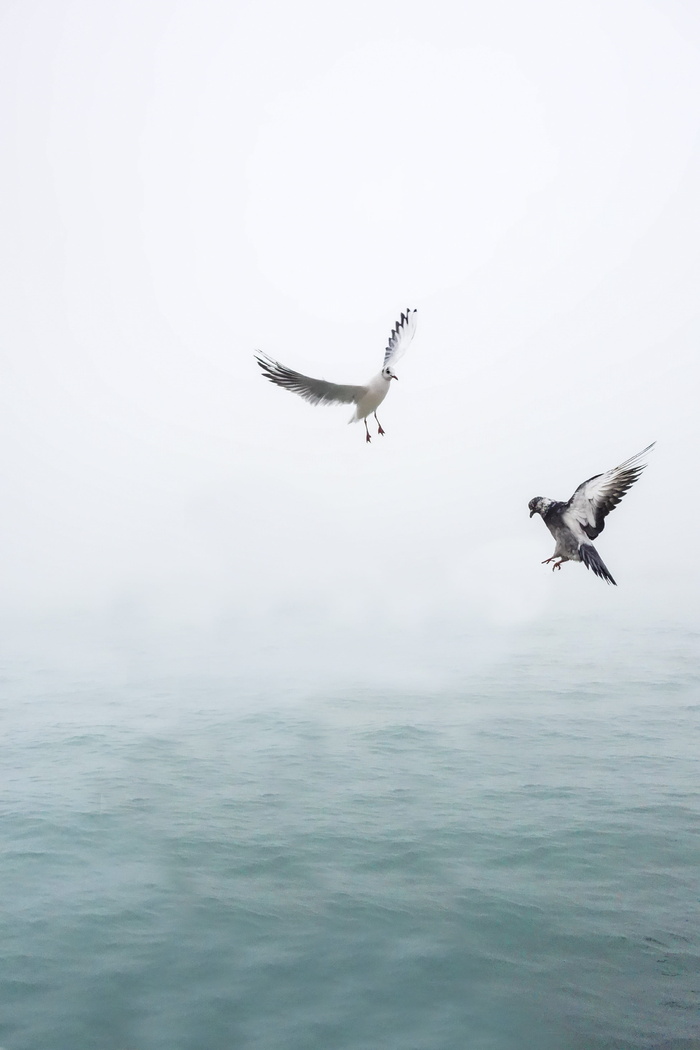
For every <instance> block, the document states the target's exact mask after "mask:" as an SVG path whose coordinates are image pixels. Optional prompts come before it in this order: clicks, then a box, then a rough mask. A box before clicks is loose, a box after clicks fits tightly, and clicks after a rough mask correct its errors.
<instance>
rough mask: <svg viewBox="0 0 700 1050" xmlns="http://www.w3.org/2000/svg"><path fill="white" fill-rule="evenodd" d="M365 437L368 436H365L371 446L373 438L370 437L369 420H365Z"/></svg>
mask: <svg viewBox="0 0 700 1050" xmlns="http://www.w3.org/2000/svg"><path fill="white" fill-rule="evenodd" d="M365 435H366V436H365V441H366V442H367V444H368V445H369V444H370V442H371V441H372V438H371V437H370V433H369V427H368V426H367V419H365Z"/></svg>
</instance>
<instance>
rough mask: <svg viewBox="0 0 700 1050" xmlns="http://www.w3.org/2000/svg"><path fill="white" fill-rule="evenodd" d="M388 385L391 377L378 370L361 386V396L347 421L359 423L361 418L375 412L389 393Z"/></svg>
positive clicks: (365, 417)
mask: <svg viewBox="0 0 700 1050" xmlns="http://www.w3.org/2000/svg"><path fill="white" fill-rule="evenodd" d="M390 386H391V379H390V378H389V377H388V376H385V375H384V373H383V372H379V373H378V375H376V376H374V377H373V378H372V379H370V381H369V383H365V385H364V387H362V390H363V394H362V397H361V398H360V400H359V401H358V402H357V404H356V405H355V411H354V412H353V414H352V415H351V416H350V419H349V420H348V423H359V422H360V420H361V419H367V416H371V415H372V413H373V412H376V411H377V409H378V408H379V406H380V405H381V403H382V401H383V400H384V398H385V397H386V395H387V394H388V393H389V387H390Z"/></svg>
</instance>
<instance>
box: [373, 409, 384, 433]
mask: <svg viewBox="0 0 700 1050" xmlns="http://www.w3.org/2000/svg"><path fill="white" fill-rule="evenodd" d="M374 418H375V419H377V413H376V412H375V413H374ZM377 426H378V427H379V430H378V431H377V433H378V434H383V433H384V431H383V430H382V424H381V423H380V422H379V420H378V419H377Z"/></svg>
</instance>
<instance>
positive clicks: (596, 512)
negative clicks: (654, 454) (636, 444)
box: [562, 442, 656, 540]
mask: <svg viewBox="0 0 700 1050" xmlns="http://www.w3.org/2000/svg"><path fill="white" fill-rule="evenodd" d="M655 444H656V442H652V443H651V445H647V447H646V448H645V449H642V451H641V452H638V453H637V455H636V456H631V457H630V459H626V460H625V462H624V463H620V465H619V467H613V469H612V470H607V471H606V472H605V473H604V474H596V475H595V477H592V478H589V479H588V481H584V482H583V483H582V484H581V485H579V487H578V488H577V489H576V491H575V492H574V494H573V496H572V497H571V499H570V500H569V502H568V503H567V504H566V506H565V508H564V510H563V511H562V520H563V521H564V522H566V524H567V525H569V527H570V528H572V529H573V530H574V531H576V526H578V528H579V529H583V531H584V532H585V534H586V536H587V537H588V539H589V540H594V539H595V538H596V536H599V535H600V533H601V532H602V531H603V529H604V528H605V519H606V517H607V516H608V514H609V513H610V511H611V510H614V509H615V507H616V506H617V505H618V503H619V502H620V500H621V499H622V497H623V496H624V495H625V493H626V492H627V491H628V490H629V489H630V488H631V486H632V485H634V483H635V481H636V480H637V478H638V477H639V476H640V474H641V473H642V471H643V470H644V468H645V467H646V463H642V458H643V457H644V456H645V455H646V454H647V452H651V450H652V449H653V447H654V445H655Z"/></svg>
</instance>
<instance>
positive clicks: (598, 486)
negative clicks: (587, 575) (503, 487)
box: [528, 441, 656, 586]
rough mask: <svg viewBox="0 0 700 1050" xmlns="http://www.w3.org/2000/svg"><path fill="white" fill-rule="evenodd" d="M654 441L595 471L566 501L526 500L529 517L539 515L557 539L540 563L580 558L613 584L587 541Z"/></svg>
mask: <svg viewBox="0 0 700 1050" xmlns="http://www.w3.org/2000/svg"><path fill="white" fill-rule="evenodd" d="M655 444H656V442H655V441H653V442H652V443H651V445H647V447H646V448H645V449H642V451H641V452H638V453H637V455H636V456H632V457H631V458H630V459H626V460H625V462H624V463H621V464H620V466H619V467H613V468H612V470H608V471H606V472H605V474H596V475H595V477H592V478H589V479H588V481H584V482H583V483H582V484H581V485H579V487H578V488H577V489H576V491H575V492H574V494H573V496H572V497H571V499H570V500H569V502H568V503H558V502H557V501H556V500H553V499H547V497H546V496H535V498H534V499H531V500H530V503H529V504H528V506H529V508H530V517H532V515H533V514H539V515H541V517H542V520H543V521H544V523H545V525H546V526H547V528H548V529H549V531H550V532H551V534H552V536H554V539H555V540H556V541H557V542H556V547H555V548H554V554H553V555H552V557H551V558H545V560H544V561H543V562H542V564H543V565H547V564H548V563H549V562H550V561H551V562H553V565H552V570H554V569H561V566H562V562H565V561H582V562H583V564H584V565H585V566H586V568H587V569H591V571H592V572H594V573H595V575H596V576H599V577H600V578H601V579H602V580H605V581H606V582H607V583H612V584H614V585H615V586H617V584H616V583H615V581H614V579H613V578H612V576H611V575H610V572H609V570H608V568H607V566H606V565H605V563H604V561H603V559H602V558H601V556H600V555H599V554H598V551H597V550H596V549H595V547H594V546H593V544H592V543H589V540H594V539H595V538H596V536H599V535H600V533H601V532H602V531H603V529H604V528H605V518H606V517H607V515H608V514H609V513H610V511H611V510H614V509H615V507H616V506H617V505H618V503H619V502H620V500H621V499H622V497H623V496H624V495H625V493H626V492H627V491H628V490H629V489H630V488H631V486H632V485H633V484H634V483H635V481H636V480H637V478H638V477H639V475H640V474H641V473H642V471H643V470H644V468H645V467H646V463H642V462H641V459H642V457H643V456H645V455H646V454H647V452H651V450H652V449H653V447H654V445H655ZM555 558H559V561H555V560H554V559H555Z"/></svg>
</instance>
